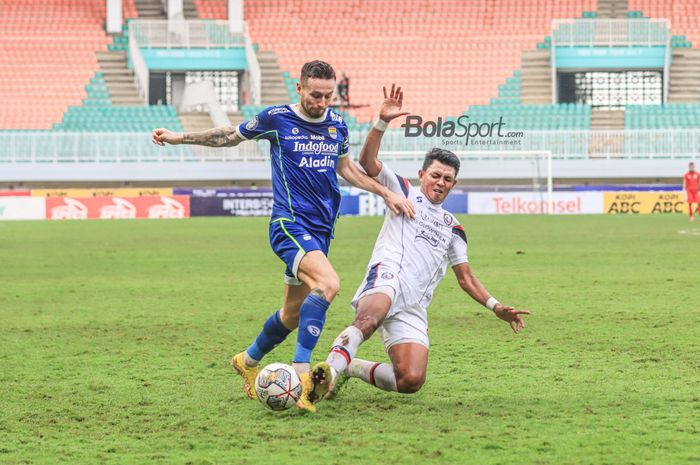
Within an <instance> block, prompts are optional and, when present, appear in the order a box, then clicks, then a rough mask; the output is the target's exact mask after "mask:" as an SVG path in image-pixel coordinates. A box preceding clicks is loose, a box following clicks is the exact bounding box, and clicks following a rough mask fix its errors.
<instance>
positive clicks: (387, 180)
mask: <svg viewBox="0 0 700 465" xmlns="http://www.w3.org/2000/svg"><path fill="white" fill-rule="evenodd" d="M375 179H376V180H377V182H379V183H380V184H382V185H384V186H386V187H387V188H388V189H389V190H390V191H392V192H396V193H397V194H403V195H404V196H406V197H408V193H409V191H410V190H411V185H410V184H409V182H408V179H406V178H404V177H402V176H399V175H398V174H396V173H394V172H393V171H392V170H391V168H389V166H388V165H387V164H386V163H384V162H382V170H381V171H380V172H379V174H378V175H377V177H376V178H375Z"/></svg>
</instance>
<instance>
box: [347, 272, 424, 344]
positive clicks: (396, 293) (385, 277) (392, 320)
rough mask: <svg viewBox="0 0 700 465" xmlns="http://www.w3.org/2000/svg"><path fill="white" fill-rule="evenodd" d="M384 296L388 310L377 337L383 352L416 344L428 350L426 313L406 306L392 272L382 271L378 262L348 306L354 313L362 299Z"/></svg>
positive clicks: (417, 306) (411, 306) (398, 283)
mask: <svg viewBox="0 0 700 465" xmlns="http://www.w3.org/2000/svg"><path fill="white" fill-rule="evenodd" d="M377 293H381V294H385V295H387V296H388V297H389V298H390V299H391V308H390V309H389V313H388V314H387V316H386V318H385V319H384V322H383V323H382V325H381V326H380V327H379V336H380V337H381V339H382V342H383V343H384V349H385V350H386V351H387V352H388V351H389V349H390V348H391V347H392V346H394V345H396V344H406V343H416V344H420V345H422V346H424V347H426V348H430V340H429V339H428V313H427V312H426V311H425V309H423V308H422V307H420V306H419V305H417V304H413V305H411V304H407V303H406V302H405V300H404V299H403V295H402V293H401V282H400V279H399V278H398V276H397V273H395V272H394V271H393V270H391V269H388V268H386V267H385V268H384V269H383V268H382V265H381V263H378V264H375V265H372V266H370V267H369V269H368V270H367V275H366V276H365V279H364V281H363V282H362V284H361V285H360V287H359V288H358V289H357V292H356V293H355V297H353V299H352V307H353V308H354V309H355V311H357V303H358V302H359V301H360V299H362V298H363V297H365V296H368V295H372V294H377Z"/></svg>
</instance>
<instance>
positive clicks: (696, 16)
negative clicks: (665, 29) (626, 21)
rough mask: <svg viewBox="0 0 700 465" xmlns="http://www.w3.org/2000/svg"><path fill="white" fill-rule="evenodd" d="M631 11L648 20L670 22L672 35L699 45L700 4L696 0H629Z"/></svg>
mask: <svg viewBox="0 0 700 465" xmlns="http://www.w3.org/2000/svg"><path fill="white" fill-rule="evenodd" d="M627 8H628V9H629V10H631V11H641V12H642V13H643V14H644V15H645V16H648V17H650V18H668V19H670V20H671V31H672V33H673V34H678V35H684V36H686V38H687V39H688V40H689V41H690V42H692V43H694V44H697V43H700V2H698V1H697V0H629V2H628V7H627Z"/></svg>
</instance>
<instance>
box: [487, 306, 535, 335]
mask: <svg viewBox="0 0 700 465" xmlns="http://www.w3.org/2000/svg"><path fill="white" fill-rule="evenodd" d="M493 311H494V313H496V316H497V317H498V318H500V319H501V320H503V321H505V322H506V323H508V324H510V327H511V328H512V329H513V332H514V333H519V332H520V330H521V329H523V328H524V327H525V320H523V318H522V316H521V315H529V314H530V312H528V311H527V310H517V309H515V308H513V307H507V306H505V305H503V304H500V303H499V304H496V306H495V307H493Z"/></svg>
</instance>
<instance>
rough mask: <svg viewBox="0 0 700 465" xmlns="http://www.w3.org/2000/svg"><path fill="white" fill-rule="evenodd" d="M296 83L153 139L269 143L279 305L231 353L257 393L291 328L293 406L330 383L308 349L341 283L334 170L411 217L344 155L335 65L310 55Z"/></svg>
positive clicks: (403, 203)
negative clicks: (292, 100)
mask: <svg viewBox="0 0 700 465" xmlns="http://www.w3.org/2000/svg"><path fill="white" fill-rule="evenodd" d="M300 75H301V77H300V80H299V83H297V93H298V94H299V103H298V104H296V105H275V106H272V107H268V108H265V109H264V110H263V111H262V112H260V113H259V114H258V115H257V116H255V117H254V118H253V119H251V120H250V121H247V122H245V123H242V124H240V125H238V126H225V127H220V128H214V129H210V130H208V131H203V132H196V133H185V134H178V133H173V132H171V131H168V130H167V129H165V128H157V129H154V130H153V134H152V140H153V143H155V144H158V145H165V144H166V143H167V144H197V145H205V146H209V147H233V146H235V145H238V144H239V143H241V142H243V141H245V140H258V139H266V140H269V141H270V162H271V167H272V188H273V199H274V203H273V207H272V218H271V219H270V228H269V231H270V245H271V246H272V250H273V251H274V252H275V254H277V256H278V257H280V259H281V260H282V261H283V262H284V263H285V265H286V270H285V278H284V281H285V292H284V301H283V304H282V307H281V308H280V309H279V310H276V311H275V312H273V313H272V314H271V315H270V316H269V317H268V318H267V320H266V321H265V323H264V324H263V326H262V328H261V330H260V333H259V334H258V336H257V338H256V339H255V340H254V341H253V343H252V344H251V345H250V346H249V347H248V348H247V349H246V350H244V351H242V352H239V353H238V354H236V355H234V356H233V358H232V360H231V365H232V366H233V368H234V369H235V370H236V371H237V372H238V373H239V374H240V375H241V378H242V380H243V390H244V391H245V393H246V395H247V396H248V397H249V398H251V399H255V398H256V397H257V394H256V392H255V389H254V385H255V378H256V376H257V374H258V366H259V364H260V362H261V361H262V359H263V357H264V356H265V355H267V354H268V353H269V352H270V351H272V350H273V349H274V348H275V347H276V346H278V345H279V344H280V343H282V342H283V341H284V340H285V339H287V337H288V336H289V334H290V333H291V332H292V331H293V330H294V329H297V328H298V329H299V331H298V332H297V345H296V350H295V352H294V359H293V360H292V361H293V364H294V368H295V369H296V371H297V373H299V378H300V379H301V383H302V394H301V398H300V399H299V402H298V403H297V405H298V406H299V408H303V409H306V410H309V411H315V407H314V405H313V403H314V401H316V400H317V399H318V398H319V397H321V396H322V395H324V394H325V392H326V389H327V388H328V383H327V382H326V377H327V376H329V373H328V372H327V371H316V370H313V371H309V365H310V362H311V355H312V351H313V350H314V348H315V347H316V344H317V342H318V339H319V337H320V335H321V332H322V331H323V326H324V323H325V321H326V312H327V310H328V307H329V306H330V304H331V302H332V301H333V299H334V298H335V296H336V294H337V293H338V290H339V288H340V280H339V278H338V275H337V274H336V272H335V270H334V269H333V266H332V265H331V263H330V261H329V260H328V257H327V255H328V250H329V247H330V242H331V239H332V238H333V230H334V227H335V221H336V219H337V217H338V209H339V206H340V190H339V188H338V176H341V177H342V178H344V179H345V180H346V181H347V182H348V183H350V184H351V185H353V186H355V187H358V188H360V189H364V190H367V191H370V192H374V193H376V194H378V195H381V196H382V197H383V198H384V199H385V201H386V202H387V205H389V208H390V209H391V210H392V211H393V212H394V213H396V214H400V213H402V214H407V215H409V216H412V215H413V206H412V205H411V204H410V202H408V201H407V199H406V198H405V197H402V196H400V195H398V194H397V193H395V192H392V191H391V190H389V189H387V188H386V187H385V186H382V185H380V184H378V183H377V182H376V181H375V180H373V179H371V178H370V177H368V176H367V175H366V174H365V173H363V172H362V170H360V168H359V167H357V166H356V165H355V163H354V162H352V161H351V160H350V157H348V156H347V155H348V153H349V149H350V142H349V137H348V128H347V125H346V124H345V122H344V121H343V118H342V117H341V116H340V115H339V114H338V113H336V112H335V111H333V110H332V109H331V108H329V105H330V103H331V100H332V98H333V92H334V90H335V71H334V70H333V68H332V67H331V65H329V64H328V63H325V62H323V61H318V60H314V61H310V62H308V63H306V64H304V66H303V67H302V69H301V73H300Z"/></svg>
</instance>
